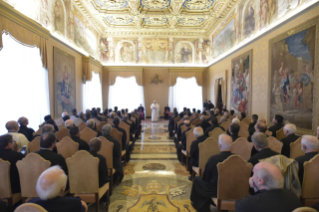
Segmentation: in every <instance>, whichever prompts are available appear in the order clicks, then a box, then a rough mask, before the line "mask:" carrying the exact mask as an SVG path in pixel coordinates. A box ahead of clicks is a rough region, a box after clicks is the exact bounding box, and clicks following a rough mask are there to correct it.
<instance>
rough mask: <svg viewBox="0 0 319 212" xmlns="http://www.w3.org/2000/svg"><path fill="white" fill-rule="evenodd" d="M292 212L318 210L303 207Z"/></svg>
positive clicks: (314, 211) (315, 211)
mask: <svg viewBox="0 0 319 212" xmlns="http://www.w3.org/2000/svg"><path fill="white" fill-rule="evenodd" d="M292 212H318V211H317V210H316V209H313V208H309V207H301V208H296V209H295V210H293V211H292Z"/></svg>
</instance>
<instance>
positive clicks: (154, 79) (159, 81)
mask: <svg viewBox="0 0 319 212" xmlns="http://www.w3.org/2000/svg"><path fill="white" fill-rule="evenodd" d="M153 83H154V84H158V83H163V80H162V78H160V77H159V76H158V75H157V74H155V76H154V78H153V79H152V80H151V84H153Z"/></svg>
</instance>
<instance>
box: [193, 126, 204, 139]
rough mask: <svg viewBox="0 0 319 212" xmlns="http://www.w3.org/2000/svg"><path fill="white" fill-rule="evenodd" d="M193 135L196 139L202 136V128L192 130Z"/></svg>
mask: <svg viewBox="0 0 319 212" xmlns="http://www.w3.org/2000/svg"><path fill="white" fill-rule="evenodd" d="M193 133H194V135H195V137H196V138H198V137H200V136H202V135H204V131H203V128H201V127H195V128H194V130H193Z"/></svg>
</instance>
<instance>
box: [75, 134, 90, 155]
mask: <svg viewBox="0 0 319 212" xmlns="http://www.w3.org/2000/svg"><path fill="white" fill-rule="evenodd" d="M71 138H72V140H73V141H75V142H76V143H78V144H79V150H86V151H88V152H89V151H90V146H89V145H88V143H86V141H84V140H82V139H81V138H80V137H77V136H72V137H71Z"/></svg>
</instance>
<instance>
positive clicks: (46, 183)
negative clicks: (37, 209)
mask: <svg viewBox="0 0 319 212" xmlns="http://www.w3.org/2000/svg"><path fill="white" fill-rule="evenodd" d="M67 180H68V177H67V175H66V174H65V173H64V172H63V170H62V169H61V168H60V167H59V166H53V167H51V168H48V169H47V170H45V171H44V172H42V174H41V175H40V177H39V178H38V181H37V185H36V190H37V193H38V195H39V197H38V198H34V199H31V200H29V201H28V203H34V204H37V205H40V206H41V207H43V208H44V209H45V210H47V211H50V212H70V211H74V212H86V211H87V210H88V207H87V205H86V203H85V202H83V201H81V199H80V198H78V197H67V196H64V197H61V196H59V195H60V194H63V192H64V190H65V189H66V184H67Z"/></svg>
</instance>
